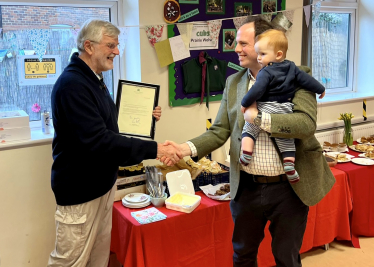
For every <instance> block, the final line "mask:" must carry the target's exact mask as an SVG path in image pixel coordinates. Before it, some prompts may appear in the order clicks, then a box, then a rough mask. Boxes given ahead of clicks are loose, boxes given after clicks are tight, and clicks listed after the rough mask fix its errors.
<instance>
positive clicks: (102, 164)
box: [51, 53, 157, 206]
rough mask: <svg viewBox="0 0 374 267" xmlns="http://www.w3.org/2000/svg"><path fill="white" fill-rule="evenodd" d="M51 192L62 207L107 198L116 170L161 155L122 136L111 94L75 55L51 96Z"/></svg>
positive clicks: (147, 143) (149, 145) (153, 145)
mask: <svg viewBox="0 0 374 267" xmlns="http://www.w3.org/2000/svg"><path fill="white" fill-rule="evenodd" d="M51 100H52V118H53V124H54V128H55V135H54V138H53V143H52V148H53V159H54V162H53V165H52V190H53V192H54V194H55V198H56V202H57V204H58V205H62V206H66V205H76V204H81V203H85V202H88V201H91V200H93V199H95V198H98V197H101V196H103V195H105V194H106V193H107V192H108V191H109V190H110V189H111V188H112V187H113V185H114V183H115V181H116V179H117V170H118V166H126V165H133V164H137V163H140V162H141V161H142V160H143V159H154V158H156V156H157V143H156V142H154V141H143V140H140V139H137V138H128V137H125V136H122V135H120V134H119V131H118V126H117V111H116V107H115V104H114V102H113V100H112V99H111V97H110V95H109V93H108V91H107V90H103V89H101V87H100V81H99V79H98V78H97V77H96V75H95V74H94V73H93V71H92V70H91V69H90V68H89V67H88V66H87V64H86V63H85V62H84V61H82V60H81V59H80V58H79V57H78V53H75V54H74V55H73V56H72V57H71V62H70V64H69V65H68V66H67V67H66V68H65V70H64V71H63V72H62V74H61V75H60V77H59V78H58V79H57V81H56V83H55V85H54V87H53V91H52V96H51Z"/></svg>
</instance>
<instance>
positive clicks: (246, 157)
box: [239, 150, 252, 166]
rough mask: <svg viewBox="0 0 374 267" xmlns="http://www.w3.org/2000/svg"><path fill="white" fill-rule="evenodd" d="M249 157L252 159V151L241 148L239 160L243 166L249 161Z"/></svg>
mask: <svg viewBox="0 0 374 267" xmlns="http://www.w3.org/2000/svg"><path fill="white" fill-rule="evenodd" d="M251 159H252V152H249V151H245V150H243V154H242V155H241V156H240V159H239V161H240V163H241V164H243V165H244V166H247V165H248V164H249V163H250V162H251Z"/></svg>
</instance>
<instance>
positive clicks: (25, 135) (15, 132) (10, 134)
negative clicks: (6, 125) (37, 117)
mask: <svg viewBox="0 0 374 267" xmlns="http://www.w3.org/2000/svg"><path fill="white" fill-rule="evenodd" d="M27 139H31V130H30V127H20V128H10V129H1V128H0V142H2V143H4V142H10V141H19V140H27Z"/></svg>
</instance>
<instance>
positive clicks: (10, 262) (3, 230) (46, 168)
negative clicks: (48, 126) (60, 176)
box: [0, 143, 56, 267]
mask: <svg viewBox="0 0 374 267" xmlns="http://www.w3.org/2000/svg"><path fill="white" fill-rule="evenodd" d="M51 155H52V149H51V144H50V143H49V144H44V145H38V146H31V147H27V148H16V149H10V150H0V218H1V219H0V262H1V263H0V266H4V267H8V266H9V267H12V266H14V267H15V266H17V267H21V266H29V267H40V266H46V263H47V261H48V255H49V253H50V252H51V251H52V250H53V246H54V233H55V223H54V211H55V207H56V202H55V198H54V196H53V193H52V190H51V165H52V156H51Z"/></svg>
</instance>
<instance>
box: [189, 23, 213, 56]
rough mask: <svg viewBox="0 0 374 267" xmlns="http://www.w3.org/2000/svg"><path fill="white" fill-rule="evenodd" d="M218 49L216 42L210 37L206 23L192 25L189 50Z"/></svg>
mask: <svg viewBox="0 0 374 267" xmlns="http://www.w3.org/2000/svg"><path fill="white" fill-rule="evenodd" d="M208 49H218V42H216V43H215V42H214V41H213V39H212V37H211V36H210V32H209V27H208V24H207V23H196V24H195V23H194V25H193V27H192V33H191V42H190V50H208Z"/></svg>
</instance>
